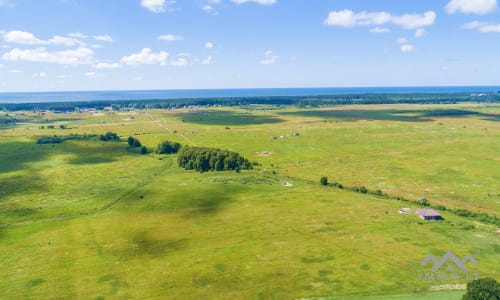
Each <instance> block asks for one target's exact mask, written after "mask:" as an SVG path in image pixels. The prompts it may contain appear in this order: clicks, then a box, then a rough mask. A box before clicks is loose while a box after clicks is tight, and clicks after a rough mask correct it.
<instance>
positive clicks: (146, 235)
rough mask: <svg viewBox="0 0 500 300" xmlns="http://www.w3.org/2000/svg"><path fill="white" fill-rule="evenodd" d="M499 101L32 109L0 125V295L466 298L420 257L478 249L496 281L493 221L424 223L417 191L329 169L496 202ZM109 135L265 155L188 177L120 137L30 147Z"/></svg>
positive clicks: (432, 193)
mask: <svg viewBox="0 0 500 300" xmlns="http://www.w3.org/2000/svg"><path fill="white" fill-rule="evenodd" d="M450 111H451V113H448V114H447V112H450ZM499 113H500V107H498V106H493V105H492V106H482V105H481V106H479V105H476V104H463V105H454V106H451V105H447V106H432V105H427V106H419V105H384V106H347V107H328V108H311V109H298V108H280V109H278V110H276V109H267V107H265V106H263V107H252V108H251V109H239V108H210V109H206V108H205V109H193V110H188V109H183V110H176V111H166V110H149V111H136V112H118V113H100V114H94V115H91V114H88V113H81V114H79V113H78V114H77V113H75V114H71V115H63V116H61V115H53V114H49V115H46V116H43V117H42V116H40V115H36V116H35V115H33V113H31V112H26V115H25V116H24V117H25V119H24V120H23V121H24V122H26V123H24V124H21V125H18V126H15V127H9V128H2V129H0V217H1V218H0V267H1V268H0V292H1V295H2V297H5V298H7V299H26V298H34V299H43V298H63V299H72V298H85V299H115V298H125V299H127V298H131V299H142V298H173V299H200V298H203V299H210V298H213V299H299V298H305V299H314V298H319V297H323V298H332V299H361V298H364V297H367V296H372V298H368V299H456V298H459V297H460V295H461V294H463V291H460V290H459V291H455V290H451V291H447V290H446V289H445V290H444V291H437V292H432V291H433V290H439V287H440V286H446V285H450V286H452V285H453V284H463V283H464V280H452V281H438V280H433V281H431V280H422V279H421V278H419V274H420V273H419V272H421V271H422V268H423V267H422V266H420V262H421V261H422V260H423V259H424V258H425V257H426V256H427V255H428V254H430V253H433V254H434V255H435V256H436V257H438V256H439V257H440V256H442V255H444V254H445V253H446V252H447V251H453V252H454V253H455V254H457V256H459V258H461V257H463V256H465V255H466V254H468V253H469V254H471V255H473V256H474V258H475V259H476V260H477V261H478V263H479V264H478V265H477V266H475V270H477V271H478V272H479V273H480V275H481V277H486V276H489V277H494V278H497V279H498V278H499V276H500V275H499V274H500V266H499V265H498V258H499V256H500V237H499V234H498V229H497V228H495V227H493V226H491V225H488V224H481V223H478V222H477V221H474V220H472V219H467V218H461V217H458V216H456V215H453V214H451V213H447V212H443V216H444V218H445V220H444V221H441V222H425V221H423V220H421V219H419V218H418V217H417V216H416V215H415V214H414V210H415V209H416V208H417V207H416V206H414V205H411V204H407V203H402V202H399V201H396V200H391V199H385V198H381V197H376V196H373V195H365V194H360V193H354V192H352V191H349V190H347V189H344V190H341V189H338V188H335V187H332V186H321V185H320V184H319V178H320V177H321V176H328V178H329V180H330V182H333V181H337V182H340V183H342V184H343V185H345V186H366V187H367V188H369V189H370V190H375V189H381V190H382V191H384V192H386V193H388V194H390V195H394V196H404V197H406V198H409V199H411V200H417V199H418V198H420V197H422V196H425V197H427V198H428V199H429V201H430V202H431V203H432V204H441V205H445V206H447V207H453V208H467V209H469V210H471V211H478V212H486V213H488V214H491V215H497V216H498V215H499V211H500V210H499V206H500V185H499V182H500V172H499V170H500V162H499V159H500V158H499V157H498V153H500V143H499V140H500V136H499V133H500V131H499V129H500V126H499V123H498V115H499ZM47 124H53V125H55V129H47ZM60 124H64V125H66V127H67V128H68V129H59V128H58V126H59V125H60ZM42 125H43V126H44V129H41V128H40V127H41V126H42ZM0 128H1V127H0ZM107 131H113V132H117V133H118V134H119V135H121V136H122V138H124V139H126V137H128V136H129V135H133V136H134V137H136V138H138V139H139V140H140V141H141V142H142V143H143V144H144V145H146V146H147V147H148V148H150V149H151V150H154V148H155V147H156V145H157V144H158V143H160V142H161V141H164V140H171V141H176V142H180V143H182V144H184V145H198V146H206V147H218V148H222V149H228V150H232V151H236V152H239V153H240V154H242V155H244V156H245V157H246V158H248V159H249V160H250V161H255V162H258V163H259V166H257V167H255V168H254V170H251V171H243V172H241V173H235V172H217V173H215V172H208V173H196V172H193V171H185V170H182V169H180V168H179V167H177V163H176V157H175V155H157V154H154V153H152V152H151V153H148V154H146V155H139V154H135V153H131V152H129V151H127V149H126V143H125V142H101V141H66V142H64V143H61V144H55V145H37V144H36V138H37V137H40V136H46V135H49V136H50V135H66V134H69V133H81V134H83V133H94V134H102V133H105V132H107ZM294 133H295V134H294ZM263 151H268V152H269V154H268V155H262V154H261V153H262V152H263ZM402 207H410V208H412V213H409V214H405V215H401V214H399V213H398V210H399V209H400V208H402ZM471 225H472V226H471ZM389 296H390V297H391V298H387V297H389Z"/></svg>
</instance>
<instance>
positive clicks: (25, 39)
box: [2, 30, 85, 46]
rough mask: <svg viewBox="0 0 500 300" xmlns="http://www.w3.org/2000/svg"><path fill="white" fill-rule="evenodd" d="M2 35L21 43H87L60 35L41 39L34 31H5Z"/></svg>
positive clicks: (12, 41)
mask: <svg viewBox="0 0 500 300" xmlns="http://www.w3.org/2000/svg"><path fill="white" fill-rule="evenodd" d="M2 37H3V39H4V41H5V42H6V43H12V44H21V45H64V46H75V45H85V43H84V42H82V41H81V40H79V39H76V38H73V37H64V36H59V35H56V36H54V37H52V38H51V39H48V40H41V39H39V38H37V37H36V36H35V35H34V34H33V33H31V32H26V31H21V30H12V31H7V32H3V33H2Z"/></svg>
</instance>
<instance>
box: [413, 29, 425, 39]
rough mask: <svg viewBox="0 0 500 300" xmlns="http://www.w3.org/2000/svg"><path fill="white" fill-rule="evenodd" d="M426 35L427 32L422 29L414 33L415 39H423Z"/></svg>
mask: <svg viewBox="0 0 500 300" xmlns="http://www.w3.org/2000/svg"><path fill="white" fill-rule="evenodd" d="M426 35H427V31H425V29H423V28H419V29H417V30H416V31H415V37H416V38H421V37H424V36H426Z"/></svg>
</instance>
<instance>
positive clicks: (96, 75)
mask: <svg viewBox="0 0 500 300" xmlns="http://www.w3.org/2000/svg"><path fill="white" fill-rule="evenodd" d="M83 75H84V76H85V77H87V78H91V79H94V78H97V77H99V74H97V73H96V72H86V73H84V74H83Z"/></svg>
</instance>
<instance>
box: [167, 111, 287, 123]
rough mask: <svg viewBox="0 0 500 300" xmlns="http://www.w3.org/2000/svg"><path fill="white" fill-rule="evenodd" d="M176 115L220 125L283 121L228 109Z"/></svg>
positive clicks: (195, 121) (188, 120) (189, 120)
mask: <svg viewBox="0 0 500 300" xmlns="http://www.w3.org/2000/svg"><path fill="white" fill-rule="evenodd" d="M177 116H178V117H180V118H182V120H183V121H184V122H189V123H196V124H202V125H222V126H237V125H259V124H276V123H281V122H283V121H284V120H283V119H280V118H277V117H272V116H263V115H254V114H250V113H234V112H228V111H199V112H190V113H182V114H178V115H177Z"/></svg>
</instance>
